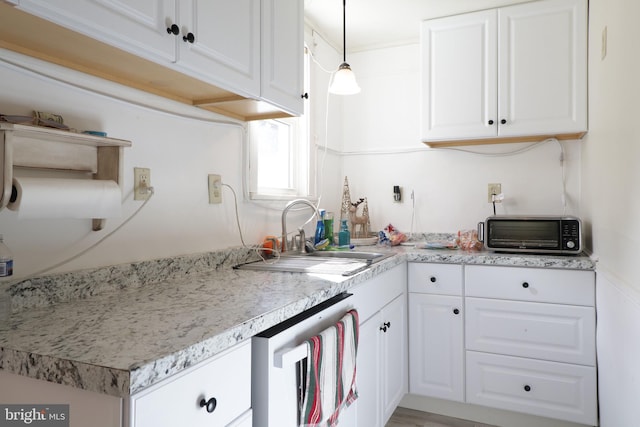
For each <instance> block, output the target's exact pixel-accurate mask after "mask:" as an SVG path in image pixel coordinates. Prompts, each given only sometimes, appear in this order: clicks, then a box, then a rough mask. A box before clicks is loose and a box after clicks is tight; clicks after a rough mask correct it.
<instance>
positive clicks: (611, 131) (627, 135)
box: [581, 0, 640, 427]
mask: <svg viewBox="0 0 640 427" xmlns="http://www.w3.org/2000/svg"><path fill="white" fill-rule="evenodd" d="M589 15H590V18H589V27H590V40H589V44H590V50H589V134H588V135H587V138H586V139H585V141H584V149H583V159H582V160H583V170H582V180H581V181H582V187H583V191H582V200H583V218H584V219H585V220H586V222H587V224H588V226H589V228H588V231H589V237H590V241H591V245H592V247H593V252H594V254H595V255H596V256H597V257H598V258H599V263H598V268H597V275H598V280H597V287H598V291H597V309H598V374H599V400H600V421H601V425H602V426H603V427H617V426H630V425H637V424H638V418H640V407H639V406H638V404H637V402H638V399H637V396H639V395H640V346H638V342H640V263H638V247H639V244H640V222H639V221H638V218H640V189H639V187H638V185H637V184H638V182H640V170H639V168H638V166H637V163H638V159H640V128H639V127H638V117H640V107H639V104H638V99H640V80H639V76H640V53H639V51H638V46H637V44H638V40H640V28H639V27H638V25H637V17H638V16H640V3H639V2H637V1H636V0H591V1H590V3H589ZM605 26H606V27H607V34H608V37H607V39H608V46H607V56H606V58H605V59H604V60H602V59H601V48H602V30H603V29H604V27H605Z"/></svg>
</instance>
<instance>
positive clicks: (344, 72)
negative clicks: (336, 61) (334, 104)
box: [329, 62, 360, 95]
mask: <svg viewBox="0 0 640 427" xmlns="http://www.w3.org/2000/svg"><path fill="white" fill-rule="evenodd" d="M329 92H331V93H333V94H336V95H353V94H355V93H358V92H360V86H358V82H356V75H355V74H354V73H353V71H351V67H349V64H347V63H346V62H343V63H342V64H340V68H338V71H336V72H335V74H334V75H333V82H332V83H331V87H330V88H329Z"/></svg>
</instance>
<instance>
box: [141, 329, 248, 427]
mask: <svg viewBox="0 0 640 427" xmlns="http://www.w3.org/2000/svg"><path fill="white" fill-rule="evenodd" d="M250 342H251V341H250V340H249V341H246V342H245V343H243V344H239V345H237V346H236V347H234V348H232V349H230V350H228V351H226V352H224V353H222V354H221V355H220V356H216V357H215V358H213V360H210V361H205V362H203V363H200V364H198V365H196V366H193V367H191V368H188V369H186V370H185V371H183V372H181V373H179V374H176V375H174V376H173V377H170V378H168V379H166V380H164V381H162V382H161V383H158V384H157V385H154V386H152V387H150V388H149V389H146V390H144V391H142V392H140V393H137V394H135V395H133V396H131V427H165V426H166V427H175V426H189V427H200V426H207V427H212V426H226V425H228V424H229V423H231V422H232V421H234V420H235V419H236V418H238V417H239V416H240V415H242V414H243V413H245V412H247V411H249V410H250V408H251V345H250ZM211 398H215V399H216V401H217V406H216V407H215V410H214V411H213V412H211V413H209V412H207V410H206V408H203V407H200V402H201V400H203V399H204V400H205V401H207V400H209V399H211ZM240 425H244V424H242V423H241V424H240Z"/></svg>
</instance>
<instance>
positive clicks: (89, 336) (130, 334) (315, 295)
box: [0, 246, 595, 397]
mask: <svg viewBox="0 0 640 427" xmlns="http://www.w3.org/2000/svg"><path fill="white" fill-rule="evenodd" d="M359 249H361V250H372V251H380V250H391V251H393V252H394V253H395V254H396V256H393V257H390V258H387V259H385V260H384V261H382V262H380V263H377V264H374V266H373V267H372V268H370V269H368V270H365V271H363V272H361V273H359V274H356V275H354V276H350V277H342V276H332V275H310V274H300V273H273V272H260V271H246V270H244V271H240V270H234V269H232V268H231V266H233V265H236V264H239V263H242V262H245V261H247V260H248V259H251V258H252V257H254V256H255V255H253V253H252V252H251V251H249V250H246V249H230V250H227V251H218V252H214V253H210V254H199V255H191V256H184V257H177V258H171V259H167V260H155V261H145V262H139V263H133V264H125V265H118V266H111V267H103V268H98V269H93V270H86V271H79V272H72V273H64V274H58V275H54V276H46V277H40V278H35V279H29V280H24V281H22V282H19V283H16V284H14V285H12V286H11V287H10V288H9V293H10V295H11V301H12V307H13V311H14V312H13V313H12V315H11V316H10V317H9V318H8V319H6V320H0V369H2V370H5V371H7V372H11V373H16V374H20V375H25V376H29V377H32V378H37V379H42V380H47V381H51V382H55V383H60V384H66V385H71V386H74V387H79V388H82V389H87V390H91V391H97V392H100V393H105V394H109V395H113V396H121V397H126V396H129V395H131V394H133V393H136V392H138V391H140V390H143V389H144V388H146V387H148V386H150V385H152V384H154V383H156V382H158V381H160V380H162V379H164V378H167V377H169V376H171V375H173V374H175V373H177V372H179V371H181V370H182V369H184V368H186V367H189V366H191V365H194V364H196V363H198V362H200V361H203V360H205V359H207V358H209V357H211V356H213V355H215V354H217V353H219V352H221V351H223V350H225V349H227V348H229V347H231V346H233V345H234V344H236V343H239V342H241V341H244V340H245V339H248V338H250V337H251V336H253V335H255V334H257V333H259V332H260V331H263V330H265V329H267V328H269V327H271V326H273V325H276V324H278V323H280V322H282V321H283V320H285V319H288V318H290V317H292V316H294V315H296V314H298V313H300V312H302V311H304V310H306V309H308V308H310V307H312V306H314V305H316V304H318V303H320V302H322V301H324V300H326V299H328V298H330V297H332V296H334V295H336V294H338V293H340V292H343V291H345V290H348V289H349V288H351V287H353V286H355V285H357V284H359V283H362V282H363V281H366V280H368V279H370V278H371V277H373V276H375V275H377V274H379V273H381V272H383V271H386V270H388V269H389V268H392V267H394V266H396V265H398V264H401V263H403V262H405V261H410V262H437V263H458V264H490V265H502V266H524V267H545V268H562V269H587V270H591V269H594V268H595V265H594V263H593V262H592V261H591V260H590V259H589V258H588V257H575V256H573V257H564V256H540V255H499V254H494V253H490V252H477V253H465V252H461V251H456V250H424V249H415V248H413V247H410V246H400V247H394V248H393V249H385V248H382V249H381V248H379V247H363V248H359Z"/></svg>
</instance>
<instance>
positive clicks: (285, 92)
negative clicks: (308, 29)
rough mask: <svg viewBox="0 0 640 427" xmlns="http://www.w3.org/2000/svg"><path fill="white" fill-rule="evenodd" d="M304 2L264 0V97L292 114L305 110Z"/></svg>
mask: <svg viewBox="0 0 640 427" xmlns="http://www.w3.org/2000/svg"><path fill="white" fill-rule="evenodd" d="M303 13H304V2H302V1H300V0H263V1H262V86H261V87H262V90H261V94H262V97H263V98H264V99H267V100H269V102H270V103H272V104H274V105H276V106H278V107H280V108H282V109H284V110H285V111H288V112H290V113H292V114H302V113H303V112H304V106H303V102H304V98H303V96H304V62H303V47H304V28H303V22H304V15H303Z"/></svg>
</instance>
